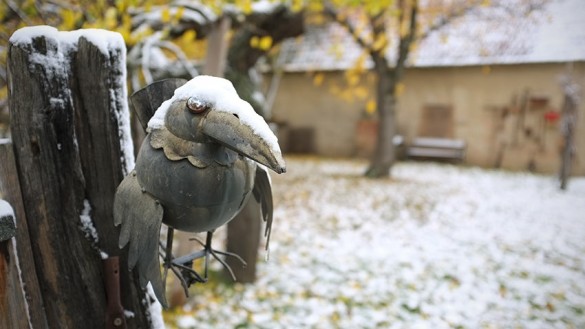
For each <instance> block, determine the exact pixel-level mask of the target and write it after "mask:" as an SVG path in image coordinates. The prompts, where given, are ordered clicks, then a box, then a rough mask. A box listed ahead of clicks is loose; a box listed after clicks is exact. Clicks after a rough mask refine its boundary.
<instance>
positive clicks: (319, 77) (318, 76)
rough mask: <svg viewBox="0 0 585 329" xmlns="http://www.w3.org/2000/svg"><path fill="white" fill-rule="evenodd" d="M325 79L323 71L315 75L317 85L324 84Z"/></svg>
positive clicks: (314, 81) (314, 82)
mask: <svg viewBox="0 0 585 329" xmlns="http://www.w3.org/2000/svg"><path fill="white" fill-rule="evenodd" d="M324 80H325V75H324V74H323V73H317V74H315V76H314V77H313V84H314V85H315V86H317V87H319V86H321V85H323V81H324Z"/></svg>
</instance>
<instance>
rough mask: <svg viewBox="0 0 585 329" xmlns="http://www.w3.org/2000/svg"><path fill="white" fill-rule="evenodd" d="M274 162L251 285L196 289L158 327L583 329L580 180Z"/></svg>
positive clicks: (584, 216) (444, 168) (438, 168)
mask: <svg viewBox="0 0 585 329" xmlns="http://www.w3.org/2000/svg"><path fill="white" fill-rule="evenodd" d="M287 160H288V163H287V164H288V172H287V173H286V174H284V175H280V176H278V177H274V176H273V185H274V194H275V204H276V210H275V222H274V226H273V234H272V241H271V252H270V260H269V261H268V262H265V261H264V260H262V261H260V263H259V265H258V266H259V267H258V281H257V283H256V284H255V285H240V284H238V285H235V286H230V285H224V284H221V283H218V280H216V282H210V283H208V284H206V285H198V286H197V287H196V288H194V289H192V290H191V294H192V296H193V297H192V299H191V301H190V305H189V307H187V308H186V309H185V310H182V311H179V312H176V311H175V312H169V313H167V314H165V318H166V322H167V327H169V328H173V327H179V328H198V329H199V328H271V329H272V328H287V329H288V328H319V329H321V328H323V329H326V328H348V329H350V328H351V329H353V328H473V329H475V328H585V178H574V179H572V180H571V181H570V185H569V190H568V191H566V192H562V191H559V190H558V188H557V183H556V181H555V180H554V179H553V178H551V177H547V176H538V175H532V174H525V173H509V172H502V171H489V170H483V169H477V168H466V167H456V166H450V165H439V164H430V163H399V164H397V165H396V166H395V167H394V169H393V177H392V178H391V179H383V180H371V179H366V178H363V177H362V176H361V175H362V173H363V172H364V170H365V167H366V165H367V164H366V163H365V162H359V161H351V160H324V159H317V158H288V159H287ZM215 263H217V262H215Z"/></svg>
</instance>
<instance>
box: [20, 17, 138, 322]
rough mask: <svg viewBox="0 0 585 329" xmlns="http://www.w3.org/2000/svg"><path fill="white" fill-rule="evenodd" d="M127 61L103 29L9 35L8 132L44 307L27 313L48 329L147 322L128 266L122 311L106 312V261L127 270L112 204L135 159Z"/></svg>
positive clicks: (115, 38) (119, 43) (43, 29)
mask: <svg viewBox="0 0 585 329" xmlns="http://www.w3.org/2000/svg"><path fill="white" fill-rule="evenodd" d="M125 56H126V50H125V45H124V42H123V39H122V37H121V35H119V34H117V33H113V32H107V31H101V30H79V31H74V32H58V31H57V30H55V29H54V28H51V27H47V26H37V27H29V28H23V29H21V30H19V31H17V32H16V33H15V34H14V35H13V36H12V37H11V39H10V46H9V54H8V70H9V75H8V78H9V79H8V80H9V107H10V115H11V133H12V137H13V143H14V151H15V158H16V162H17V164H18V166H17V171H18V178H19V180H20V186H21V189H22V200H23V205H24V209H25V211H24V212H25V218H26V222H27V223H26V224H27V225H28V231H29V234H30V247H31V249H32V259H30V260H28V261H30V262H32V263H34V268H35V270H36V274H37V277H38V283H39V287H40V290H41V292H42V306H43V308H40V309H30V310H29V312H30V313H35V314H36V313H44V315H45V316H46V323H47V326H48V327H50V328H104V327H106V318H108V319H110V320H111V319H114V320H116V321H115V322H112V323H111V324H109V327H112V328H117V327H120V328H121V327H123V325H124V323H123V321H122V322H121V321H120V320H123V318H122V319H120V318H119V317H120V314H119V313H120V312H121V314H122V315H124V313H125V314H126V319H125V320H126V322H127V326H128V327H129V328H137V327H141V328H144V327H148V326H149V321H150V319H149V314H148V310H147V308H148V304H149V301H150V298H149V297H148V296H147V295H146V294H145V292H143V291H141V290H140V289H139V288H138V285H137V284H135V281H134V278H133V277H132V275H131V273H130V272H128V271H125V270H122V271H120V272H119V276H120V283H121V291H120V294H119V295H121V298H122V301H121V304H122V305H123V307H124V309H125V310H126V312H124V311H123V310H118V313H117V314H106V313H107V311H108V310H109V311H110V312H112V309H111V308H110V307H107V299H108V296H107V291H108V288H110V289H112V287H106V286H105V283H104V282H105V281H111V277H106V276H109V275H114V274H107V273H106V271H105V270H104V268H103V265H102V260H106V259H108V258H110V257H114V256H120V258H121V260H120V263H121V264H122V265H120V268H125V266H124V265H123V264H126V259H125V254H124V253H122V252H121V251H120V250H119V248H118V234H119V233H118V229H117V228H115V227H114V225H113V219H112V205H113V198H114V193H115V190H116V187H117V185H118V183H119V182H120V181H121V180H122V178H123V177H124V175H125V174H126V173H127V172H128V171H129V170H130V169H131V167H132V166H133V161H134V158H133V154H132V148H131V145H132V141H131V138H130V134H129V129H130V128H129V122H128V121H129V118H128V107H127V100H126V97H127V95H126V93H127V92H126V87H125V77H126V69H125ZM21 243H26V241H20V240H17V245H18V244H21ZM19 252H20V251H19ZM19 258H20V257H19ZM113 268H115V267H113ZM113 287H114V289H115V285H113ZM113 295H114V296H115V295H116V294H113ZM110 298H111V296H110ZM110 305H116V303H110ZM29 307H30V305H29ZM35 328H36V327H35Z"/></svg>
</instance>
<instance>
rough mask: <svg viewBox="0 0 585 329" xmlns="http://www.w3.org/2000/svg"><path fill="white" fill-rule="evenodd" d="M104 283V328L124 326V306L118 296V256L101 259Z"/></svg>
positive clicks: (115, 328) (113, 328) (118, 328)
mask: <svg viewBox="0 0 585 329" xmlns="http://www.w3.org/2000/svg"><path fill="white" fill-rule="evenodd" d="M103 264H104V277H105V284H106V297H107V302H108V305H107V310H106V329H122V328H124V329H125V328H126V318H125V317H124V307H122V300H121V296H120V260H119V258H118V256H114V257H108V258H107V259H104V260H103Z"/></svg>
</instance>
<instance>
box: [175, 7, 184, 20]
mask: <svg viewBox="0 0 585 329" xmlns="http://www.w3.org/2000/svg"><path fill="white" fill-rule="evenodd" d="M184 14H185V7H182V6H181V7H179V8H177V11H176V12H175V15H174V18H175V20H177V21H178V20H180V19H181V18H183V15H184Z"/></svg>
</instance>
